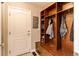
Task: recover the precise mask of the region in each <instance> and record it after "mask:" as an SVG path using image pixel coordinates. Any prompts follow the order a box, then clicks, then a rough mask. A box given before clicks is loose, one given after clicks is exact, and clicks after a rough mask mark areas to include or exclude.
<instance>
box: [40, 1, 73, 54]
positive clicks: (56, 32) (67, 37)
mask: <svg viewBox="0 0 79 59" xmlns="http://www.w3.org/2000/svg"><path fill="white" fill-rule="evenodd" d="M73 14H74V3H73V2H55V3H53V4H52V5H51V6H49V7H48V8H46V9H45V10H43V11H41V13H40V16H41V19H40V20H41V22H40V24H41V28H40V30H41V33H40V36H41V38H40V46H41V47H44V46H45V47H46V48H47V51H51V52H52V51H54V53H55V52H57V51H60V55H73V49H74V47H73V46H74V45H73V44H74V42H73V41H74V40H73V24H74V22H73V21H74V15H73ZM50 19H51V20H52V22H53V23H52V26H53V27H52V28H53V29H52V31H53V38H52V39H50V37H49V35H47V33H46V31H47V29H48V26H49V21H50ZM46 48H45V49H46ZM39 50H40V49H39ZM58 53H59V52H58ZM50 54H51V53H50ZM55 55H58V54H55Z"/></svg>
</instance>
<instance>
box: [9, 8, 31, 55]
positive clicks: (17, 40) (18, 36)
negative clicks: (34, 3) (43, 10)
mask: <svg viewBox="0 0 79 59" xmlns="http://www.w3.org/2000/svg"><path fill="white" fill-rule="evenodd" d="M30 49H31V11H30V10H28V9H27V10H24V9H20V8H14V7H8V55H20V54H23V53H26V52H29V51H30Z"/></svg>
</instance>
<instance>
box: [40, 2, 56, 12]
mask: <svg viewBox="0 0 79 59" xmlns="http://www.w3.org/2000/svg"><path fill="white" fill-rule="evenodd" d="M53 3H55V2H49V3H47V4H46V5H43V6H41V10H40V11H42V10H44V9H46V8H47V7H49V6H50V5H52V4H53Z"/></svg>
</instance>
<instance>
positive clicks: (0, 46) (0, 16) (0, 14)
mask: <svg viewBox="0 0 79 59" xmlns="http://www.w3.org/2000/svg"><path fill="white" fill-rule="evenodd" d="M0 56H1V3H0Z"/></svg>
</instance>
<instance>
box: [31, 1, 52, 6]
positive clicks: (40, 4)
mask: <svg viewBox="0 0 79 59" xmlns="http://www.w3.org/2000/svg"><path fill="white" fill-rule="evenodd" d="M30 3H31V4H34V5H38V6H45V5H46V4H48V3H51V2H30Z"/></svg>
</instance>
